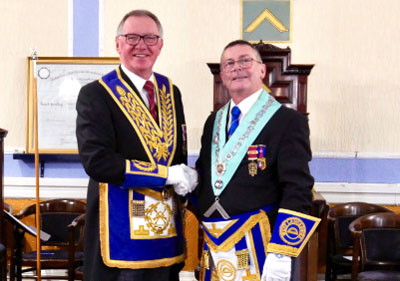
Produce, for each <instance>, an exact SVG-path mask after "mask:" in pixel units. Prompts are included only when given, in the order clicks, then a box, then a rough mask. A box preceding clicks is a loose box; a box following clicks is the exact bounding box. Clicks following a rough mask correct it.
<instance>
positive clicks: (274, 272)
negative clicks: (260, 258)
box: [261, 253, 292, 281]
mask: <svg viewBox="0 0 400 281" xmlns="http://www.w3.org/2000/svg"><path fill="white" fill-rule="evenodd" d="M291 270H292V258H291V257H289V256H286V255H281V254H275V253H268V254H267V258H266V259H265V263H264V269H263V273H262V276H261V281H289V280H290V272H291Z"/></svg>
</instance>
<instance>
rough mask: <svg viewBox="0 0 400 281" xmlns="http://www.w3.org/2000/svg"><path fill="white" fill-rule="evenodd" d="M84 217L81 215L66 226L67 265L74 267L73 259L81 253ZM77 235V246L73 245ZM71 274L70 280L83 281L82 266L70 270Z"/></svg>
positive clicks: (74, 261) (84, 215)
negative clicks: (78, 238)
mask: <svg viewBox="0 0 400 281" xmlns="http://www.w3.org/2000/svg"><path fill="white" fill-rule="evenodd" d="M85 217H86V214H82V215H80V216H79V217H77V218H75V219H74V220H73V221H72V222H71V223H70V224H69V225H68V241H69V253H68V259H69V264H70V265H74V266H76V265H77V263H76V260H75V257H76V256H77V253H82V252H83V243H84V237H85V233H84V231H85V227H84V226H85ZM77 235H79V237H80V240H79V243H78V246H77V245H75V237H77ZM70 270H71V274H73V275H74V276H73V278H72V280H83V264H80V263H79V264H78V267H76V268H70ZM72 271H73V273H72Z"/></svg>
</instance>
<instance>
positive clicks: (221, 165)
mask: <svg viewBox="0 0 400 281" xmlns="http://www.w3.org/2000/svg"><path fill="white" fill-rule="evenodd" d="M225 168H226V167H225V163H224V162H220V163H218V164H217V167H216V169H217V175H218V176H222V175H223V174H224V173H225Z"/></svg>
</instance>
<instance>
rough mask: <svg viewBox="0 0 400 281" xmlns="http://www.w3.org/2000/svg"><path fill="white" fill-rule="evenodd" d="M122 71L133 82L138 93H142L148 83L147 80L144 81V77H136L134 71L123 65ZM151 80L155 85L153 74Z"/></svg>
mask: <svg viewBox="0 0 400 281" xmlns="http://www.w3.org/2000/svg"><path fill="white" fill-rule="evenodd" d="M121 68H122V70H123V71H124V72H125V74H126V76H128V78H129V79H130V80H131V82H132V83H133V85H135V87H136V89H138V91H140V92H142V91H143V87H144V84H145V83H146V81H147V80H146V79H143V78H142V77H140V76H138V75H136V74H135V73H133V72H132V71H130V70H128V69H127V68H126V67H125V66H124V65H123V64H122V65H121ZM149 80H150V81H151V82H153V83H154V74H153V73H152V74H151V76H150V78H149Z"/></svg>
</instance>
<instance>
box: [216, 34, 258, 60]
mask: <svg viewBox="0 0 400 281" xmlns="http://www.w3.org/2000/svg"><path fill="white" fill-rule="evenodd" d="M236 45H247V46H249V47H250V48H252V49H253V50H254V51H255V52H256V56H257V59H258V60H259V61H260V62H261V61H262V59H261V55H260V52H259V51H258V50H257V48H256V47H255V46H254V45H253V44H251V43H250V42H248V41H246V40H242V39H239V40H235V41H232V42H230V43H229V44H228V45H226V46H225V48H224V50H223V51H222V54H221V61H222V56H223V55H224V53H225V51H226V50H227V49H229V48H231V47H233V46H236Z"/></svg>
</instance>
